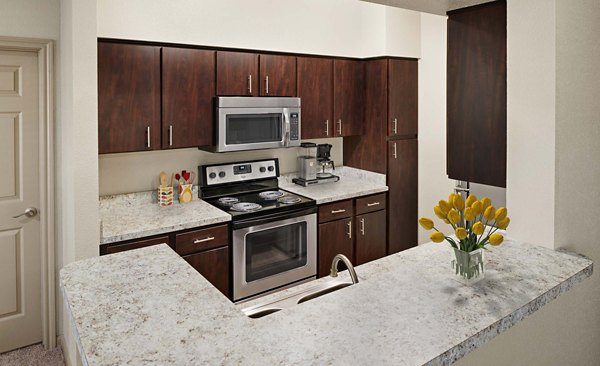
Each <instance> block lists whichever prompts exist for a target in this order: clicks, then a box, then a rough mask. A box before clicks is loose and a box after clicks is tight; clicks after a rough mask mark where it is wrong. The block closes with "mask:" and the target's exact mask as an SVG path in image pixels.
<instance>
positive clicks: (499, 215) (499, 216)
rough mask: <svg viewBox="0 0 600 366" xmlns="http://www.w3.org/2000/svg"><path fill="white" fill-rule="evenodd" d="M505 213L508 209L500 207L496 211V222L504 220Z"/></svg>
mask: <svg viewBox="0 0 600 366" xmlns="http://www.w3.org/2000/svg"><path fill="white" fill-rule="evenodd" d="M507 214H508V210H507V209H506V207H500V208H499V209H498V210H497V211H496V222H498V221H502V220H504V219H505V218H506V215H507Z"/></svg>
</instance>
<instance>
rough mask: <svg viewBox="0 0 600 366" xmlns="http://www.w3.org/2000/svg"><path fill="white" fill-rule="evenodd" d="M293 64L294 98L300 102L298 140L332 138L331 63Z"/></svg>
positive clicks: (315, 60)
mask: <svg viewBox="0 0 600 366" xmlns="http://www.w3.org/2000/svg"><path fill="white" fill-rule="evenodd" d="M297 62H298V96H299V97H300V98H301V99H302V116H301V123H302V128H301V134H302V135H301V137H302V139H313V138H323V137H333V136H334V131H333V129H334V125H333V60H332V59H328V58H316V57H298V60H297Z"/></svg>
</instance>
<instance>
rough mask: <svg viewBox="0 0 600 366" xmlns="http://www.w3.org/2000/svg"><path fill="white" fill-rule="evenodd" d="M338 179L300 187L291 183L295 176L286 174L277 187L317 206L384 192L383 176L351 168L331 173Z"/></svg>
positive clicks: (339, 169) (341, 168)
mask: <svg viewBox="0 0 600 366" xmlns="http://www.w3.org/2000/svg"><path fill="white" fill-rule="evenodd" d="M333 173H334V174H335V175H338V176H339V177H340V180H339V181H338V182H331V183H325V184H317V185H312V186H309V187H302V186H299V185H297V184H295V183H293V182H292V178H295V177H296V176H297V175H296V174H286V175H284V176H282V177H281V178H279V187H280V188H282V189H285V190H287V191H290V192H293V193H296V194H299V195H302V196H304V197H308V198H312V199H314V200H316V201H317V204H318V205H320V204H322V203H328V202H334V201H341V200H345V199H349V198H354V197H360V196H367V195H370V194H375V193H380V192H386V191H387V190H388V187H387V186H386V185H385V184H386V181H385V174H379V173H374V172H370V171H367V170H361V169H355V168H351V167H345V166H343V167H339V168H337V169H336V170H335V171H333Z"/></svg>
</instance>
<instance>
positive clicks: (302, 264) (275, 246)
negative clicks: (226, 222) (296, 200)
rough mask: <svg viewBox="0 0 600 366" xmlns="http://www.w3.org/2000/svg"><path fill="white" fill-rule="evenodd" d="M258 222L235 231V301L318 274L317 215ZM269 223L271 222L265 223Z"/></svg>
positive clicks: (303, 214)
mask: <svg viewBox="0 0 600 366" xmlns="http://www.w3.org/2000/svg"><path fill="white" fill-rule="evenodd" d="M314 211H315V210H314V209H310V210H304V211H302V213H300V214H298V213H297V214H295V215H294V214H290V213H287V214H285V215H281V216H282V217H279V218H277V217H271V218H269V219H266V220H265V219H256V220H255V221H257V222H260V223H259V224H250V226H247V224H248V223H246V225H242V226H245V227H241V228H236V227H235V224H234V230H233V300H234V301H238V300H240V299H243V298H246V297H250V296H253V295H256V294H259V293H261V292H265V291H269V290H272V289H275V288H277V287H280V286H285V285H288V284H290V283H293V282H296V281H300V280H303V279H307V278H310V277H314V276H316V274H317V214H316V213H315V212H314ZM265 221H268V222H265Z"/></svg>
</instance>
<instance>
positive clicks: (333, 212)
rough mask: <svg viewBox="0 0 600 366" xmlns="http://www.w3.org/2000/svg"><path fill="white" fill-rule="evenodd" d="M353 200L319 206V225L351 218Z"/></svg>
mask: <svg viewBox="0 0 600 366" xmlns="http://www.w3.org/2000/svg"><path fill="white" fill-rule="evenodd" d="M352 208H353V207H352V200H346V201H339V202H334V203H328V204H326V205H321V206H319V223H321V222H327V221H333V220H338V219H343V218H346V217H351V216H352V215H353V214H354V213H353V211H352Z"/></svg>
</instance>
